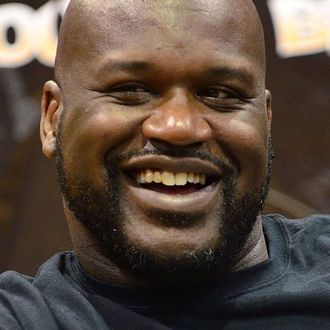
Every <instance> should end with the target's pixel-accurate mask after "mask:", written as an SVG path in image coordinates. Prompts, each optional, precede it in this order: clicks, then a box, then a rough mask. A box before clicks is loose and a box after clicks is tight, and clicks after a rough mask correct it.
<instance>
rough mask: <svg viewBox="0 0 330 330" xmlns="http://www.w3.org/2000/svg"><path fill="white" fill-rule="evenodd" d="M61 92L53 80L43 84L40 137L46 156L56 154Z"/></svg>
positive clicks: (52, 156) (50, 156)
mask: <svg viewBox="0 0 330 330" xmlns="http://www.w3.org/2000/svg"><path fill="white" fill-rule="evenodd" d="M62 103H63V102H62V93H61V89H60V87H59V86H58V85H57V84H56V83H55V82H54V81H48V82H46V83H45V85H44V89H43V94H42V101H41V120H40V138H41V143H42V151H43V153H44V155H45V156H46V157H48V158H54V157H55V154H56V136H57V130H58V127H59V122H60V117H61V113H62V108H63V105H62Z"/></svg>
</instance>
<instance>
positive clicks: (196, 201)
mask: <svg viewBox="0 0 330 330" xmlns="http://www.w3.org/2000/svg"><path fill="white" fill-rule="evenodd" d="M146 168H159V169H162V170H166V171H171V172H194V173H203V174H206V175H207V176H212V177H216V178H218V180H216V182H213V183H212V184H210V185H208V186H206V187H204V188H202V189H199V190H198V191H195V192H193V193H189V194H175V195H174V194H166V193H162V192H156V191H153V190H150V189H146V188H145V187H143V186H140V185H138V184H137V183H136V182H135V180H133V179H131V178H130V177H128V176H126V175H125V181H126V183H127V187H128V194H129V196H130V197H129V198H130V199H131V200H132V201H134V202H135V203H136V204H137V205H138V206H139V207H140V208H142V209H145V210H147V211H155V212H166V213H172V214H196V213H206V212H208V211H209V210H210V208H212V206H213V205H214V204H215V202H216V200H217V198H219V189H218V187H219V184H220V183H219V179H220V177H221V172H220V169H219V168H218V167H216V166H215V165H213V164H212V163H210V162H208V161H203V160H199V159H194V158H172V157H168V156H154V155H150V156H149V155H148V156H141V157H136V158H132V159H130V160H128V161H126V162H124V163H123V164H121V169H122V170H123V171H124V172H134V171H137V170H139V169H146Z"/></svg>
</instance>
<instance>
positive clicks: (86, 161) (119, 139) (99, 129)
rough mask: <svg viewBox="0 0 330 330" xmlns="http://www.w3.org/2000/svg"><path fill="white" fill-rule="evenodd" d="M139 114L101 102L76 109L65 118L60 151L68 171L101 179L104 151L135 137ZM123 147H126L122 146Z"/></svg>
mask: <svg viewBox="0 0 330 330" xmlns="http://www.w3.org/2000/svg"><path fill="white" fill-rule="evenodd" d="M141 121H142V119H141V116H139V115H137V114H134V113H128V112H123V111H116V110H115V109H109V106H101V107H98V108H93V109H92V110H85V111H83V112H82V111H81V110H80V112H78V111H77V112H76V114H73V115H71V116H68V117H67V118H66V119H65V125H64V129H63V137H62V152H63V158H64V160H65V167H66V170H67V171H68V172H69V173H70V175H74V176H76V177H77V176H80V177H82V178H83V177H85V178H86V177H91V178H92V179H93V181H94V182H95V183H97V180H99V182H98V184H102V183H103V182H104V173H105V172H104V159H105V155H106V154H107V153H109V152H110V153H111V152H112V151H116V150H117V149H119V148H121V147H123V146H124V145H125V144H129V145H132V141H134V140H138V135H139V127H140V125H141ZM125 151H127V150H125Z"/></svg>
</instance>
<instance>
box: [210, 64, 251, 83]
mask: <svg viewBox="0 0 330 330" xmlns="http://www.w3.org/2000/svg"><path fill="white" fill-rule="evenodd" d="M207 73H208V74H209V75H211V76H215V77H218V76H219V77H221V78H223V79H227V78H234V79H237V80H239V81H243V82H245V83H247V84H250V83H252V82H253V81H254V76H253V74H252V72H249V71H247V70H244V69H243V68H229V67H223V66H220V67H212V68H209V69H208V70H207Z"/></svg>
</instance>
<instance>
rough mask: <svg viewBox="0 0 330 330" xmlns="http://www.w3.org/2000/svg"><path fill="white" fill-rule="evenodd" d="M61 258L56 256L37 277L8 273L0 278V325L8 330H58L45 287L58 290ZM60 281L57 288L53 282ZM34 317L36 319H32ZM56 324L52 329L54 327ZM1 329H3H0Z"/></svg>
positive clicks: (42, 268) (43, 266)
mask: <svg viewBox="0 0 330 330" xmlns="http://www.w3.org/2000/svg"><path fill="white" fill-rule="evenodd" d="M62 258H63V254H62V255H60V254H59V255H55V256H54V257H52V258H51V259H49V260H48V261H47V262H46V263H45V264H43V265H42V266H41V267H40V270H39V272H38V274H37V275H36V277H30V276H26V275H23V274H19V273H17V272H14V271H7V272H5V273H2V274H1V275H0V324H1V326H3V327H4V328H8V329H16V328H17V329H18V328H19V329H21V328H23V329H34V328H41V327H43V326H45V327H47V329H53V328H54V329H55V328H56V322H55V321H54V317H53V313H52V311H51V309H50V308H49V301H48V298H49V297H48V295H47V293H45V290H44V288H46V287H47V286H48V287H49V288H50V290H53V291H54V290H59V288H60V286H61V285H60V282H61V279H60V278H61V277H62V276H61V275H60V274H61V271H60V268H59V266H60V264H61V259H62ZM56 282H57V285H54V283H56ZM32 316H33V317H32ZM52 325H53V327H52ZM0 328H1V327H0ZM1 329H2V328H1Z"/></svg>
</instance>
